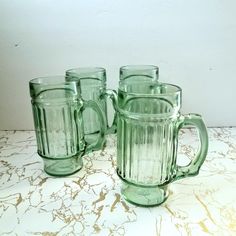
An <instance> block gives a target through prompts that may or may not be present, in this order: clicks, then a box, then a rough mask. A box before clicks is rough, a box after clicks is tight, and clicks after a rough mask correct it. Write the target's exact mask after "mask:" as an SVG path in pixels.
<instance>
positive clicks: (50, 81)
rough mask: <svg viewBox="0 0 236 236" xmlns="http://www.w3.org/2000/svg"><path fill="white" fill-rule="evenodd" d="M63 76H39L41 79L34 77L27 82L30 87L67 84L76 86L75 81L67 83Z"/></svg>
mask: <svg viewBox="0 0 236 236" xmlns="http://www.w3.org/2000/svg"><path fill="white" fill-rule="evenodd" d="M65 78H66V77H65V76H64V75H49V76H41V77H36V78H33V79H31V80H30V81H29V84H30V85H36V86H37V85H42V86H47V85H55V86H57V85H63V84H64V85H69V84H76V83H77V82H76V81H67V80H65Z"/></svg>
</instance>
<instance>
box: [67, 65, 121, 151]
mask: <svg viewBox="0 0 236 236" xmlns="http://www.w3.org/2000/svg"><path fill="white" fill-rule="evenodd" d="M66 80H67V81H79V82H80V88H81V96H82V98H83V99H84V100H85V101H89V100H92V101H95V102H96V103H97V104H98V105H99V107H100V109H101V111H102V112H103V115H104V117H105V122H106V124H105V126H106V134H112V133H116V118H115V117H116V115H115V114H114V119H113V122H112V125H111V126H110V127H109V125H108V117H107V96H106V95H107V93H106V91H107V89H106V70H105V69H104V68H101V67H78V68H74V69H69V70H67V71H66ZM83 120H84V132H85V140H86V142H88V143H93V142H94V140H96V139H97V136H98V133H99V117H98V116H97V114H96V113H95V111H94V110H92V109H86V110H85V111H84V113H83ZM104 143H105V137H104V140H103V142H102V143H101V145H100V146H97V148H96V149H95V150H98V149H101V148H102V147H103V145H104Z"/></svg>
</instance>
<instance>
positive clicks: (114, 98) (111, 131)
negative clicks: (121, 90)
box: [104, 89, 117, 134]
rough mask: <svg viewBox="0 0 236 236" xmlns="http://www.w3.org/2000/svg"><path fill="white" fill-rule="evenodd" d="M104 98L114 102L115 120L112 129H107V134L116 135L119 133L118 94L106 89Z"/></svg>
mask: <svg viewBox="0 0 236 236" xmlns="http://www.w3.org/2000/svg"><path fill="white" fill-rule="evenodd" d="M104 96H105V97H106V98H107V97H108V98H110V99H111V101H112V105H113V108H114V111H115V113H114V118H113V121H112V125H111V126H110V127H108V129H107V134H114V133H116V131H117V111H116V110H117V109H116V108H117V93H116V91H115V90H112V89H106V92H105V94H104Z"/></svg>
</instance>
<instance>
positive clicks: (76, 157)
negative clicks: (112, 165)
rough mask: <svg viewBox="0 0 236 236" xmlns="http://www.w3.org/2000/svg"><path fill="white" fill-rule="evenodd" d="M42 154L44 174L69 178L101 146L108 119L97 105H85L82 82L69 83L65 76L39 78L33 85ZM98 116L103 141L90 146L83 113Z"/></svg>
mask: <svg viewBox="0 0 236 236" xmlns="http://www.w3.org/2000/svg"><path fill="white" fill-rule="evenodd" d="M29 86H30V95H31V98H32V100H31V103H32V109H33V117H34V126H35V132H36V139H37V148H38V154H39V155H40V156H41V157H42V158H43V161H44V170H45V172H46V173H48V174H50V175H54V176H66V175H70V174H73V173H75V172H76V171H78V170H80V169H81V168H82V163H83V162H82V156H83V155H84V154H85V153H87V152H89V151H91V150H93V149H95V148H97V146H100V145H101V142H102V141H103V139H104V133H105V118H104V116H103V113H102V111H101V109H100V108H99V106H98V105H97V104H96V103H95V102H94V101H83V100H82V98H81V93H80V85H79V81H77V82H66V81H65V77H64V76H51V77H44V78H36V79H33V80H31V81H30V82H29ZM85 108H91V109H94V111H96V112H97V115H98V119H99V124H98V128H99V129H100V130H99V137H98V139H97V140H96V141H94V143H92V144H90V145H88V144H87V143H86V142H85V139H84V126H83V122H84V121H83V118H82V113H83V112H84V110H85Z"/></svg>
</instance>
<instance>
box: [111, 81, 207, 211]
mask: <svg viewBox="0 0 236 236" xmlns="http://www.w3.org/2000/svg"><path fill="white" fill-rule="evenodd" d="M136 82H137V81H136ZM136 82H133V83H132V84H127V83H123V82H122V81H120V85H119V90H118V99H117V100H116V96H115V94H113V100H114V104H116V109H117V116H118V123H117V174H118V176H119V177H120V179H121V180H122V187H121V192H122V195H123V196H124V198H125V199H126V200H127V201H129V202H131V203H134V204H136V205H140V206H155V205H159V204H161V203H163V202H164V201H165V200H166V199H167V197H168V184H169V183H171V182H173V181H175V180H178V179H181V178H184V177H188V176H194V175H197V174H198V172H199V169H200V167H201V165H202V164H203V162H204V160H205V158H206V155H207V151H208V134H207V129H206V126H205V124H204V122H203V120H202V118H201V116H200V115H197V114H188V115H181V114H180V108H181V97H182V91H181V88H180V87H178V86H176V85H171V84H162V83H157V82H151V81H146V82H143V83H142V84H143V87H144V88H145V89H144V92H141V90H140V83H139V82H137V83H136ZM137 88H138V89H137ZM148 88H149V89H148ZM130 91H132V92H130ZM185 126H194V127H196V129H197V130H198V134H199V140H200V148H199V150H198V152H197V154H196V156H195V157H194V158H193V160H191V162H190V163H189V164H188V165H187V166H178V165H177V148H178V133H179V130H180V129H181V128H182V127H185Z"/></svg>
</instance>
